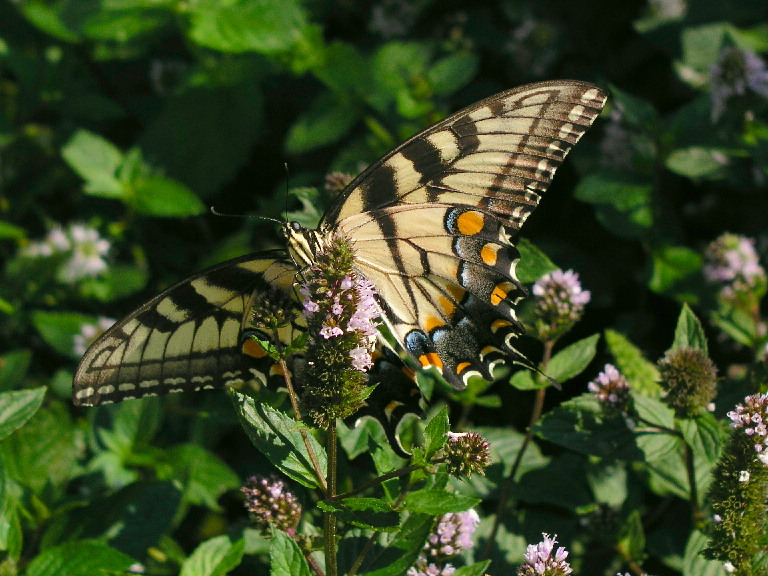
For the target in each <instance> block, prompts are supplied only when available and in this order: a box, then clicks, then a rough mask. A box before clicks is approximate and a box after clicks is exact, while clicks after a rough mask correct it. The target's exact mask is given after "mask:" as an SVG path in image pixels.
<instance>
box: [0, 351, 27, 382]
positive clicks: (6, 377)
mask: <svg viewBox="0 0 768 576" xmlns="http://www.w3.org/2000/svg"><path fill="white" fill-rule="evenodd" d="M31 362H32V352H31V351H29V350H12V351H10V352H6V353H5V354H1V355H0V390H14V389H17V388H19V387H20V386H21V383H22V381H23V380H24V378H25V376H26V375H27V372H28V371H29V365H30V363H31Z"/></svg>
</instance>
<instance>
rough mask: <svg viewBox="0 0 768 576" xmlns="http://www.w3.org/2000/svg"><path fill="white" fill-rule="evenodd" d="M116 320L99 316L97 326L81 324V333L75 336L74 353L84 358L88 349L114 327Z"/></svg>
mask: <svg viewBox="0 0 768 576" xmlns="http://www.w3.org/2000/svg"><path fill="white" fill-rule="evenodd" d="M115 322H116V320H115V319H114V318H107V317H106V316H99V318H98V320H97V321H96V324H88V323H86V324H81V325H80V333H79V334H75V336H74V338H73V340H74V344H73V346H72V351H73V352H74V353H75V354H76V355H77V356H82V355H83V354H85V351H86V350H88V347H89V346H90V345H91V344H93V343H94V341H95V340H96V338H98V337H99V336H101V335H102V334H103V333H104V331H105V330H106V329H107V328H109V327H110V326H112V324H114V323H115Z"/></svg>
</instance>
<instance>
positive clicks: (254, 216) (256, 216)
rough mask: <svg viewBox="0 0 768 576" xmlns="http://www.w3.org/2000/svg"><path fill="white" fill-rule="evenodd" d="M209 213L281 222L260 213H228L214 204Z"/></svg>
mask: <svg viewBox="0 0 768 576" xmlns="http://www.w3.org/2000/svg"><path fill="white" fill-rule="evenodd" d="M210 210H211V214H213V215H214V216H222V217H226V218H258V219H259V220H268V221H269V222H276V223H278V224H280V225H282V224H283V223H282V222H281V221H280V220H277V219H276V218H270V217H269V216H261V215H260V214H228V213H226V212H219V211H218V210H216V208H215V207H214V206H211V208H210Z"/></svg>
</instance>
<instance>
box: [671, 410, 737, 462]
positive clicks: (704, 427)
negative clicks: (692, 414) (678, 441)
mask: <svg viewBox="0 0 768 576" xmlns="http://www.w3.org/2000/svg"><path fill="white" fill-rule="evenodd" d="M677 426H678V428H679V429H680V432H681V433H682V434H683V438H685V441H686V443H687V444H688V446H690V447H691V450H693V453H694V454H695V455H696V456H698V457H700V458H702V459H703V460H704V461H706V462H708V463H709V464H714V463H715V462H717V460H718V459H719V458H720V453H721V451H722V447H723V440H724V436H725V430H724V429H723V427H722V426H721V424H720V422H718V420H717V418H715V417H714V416H713V415H712V414H710V413H709V412H705V413H704V414H702V415H701V416H699V417H698V418H690V419H688V418H686V419H680V420H678V422H677Z"/></svg>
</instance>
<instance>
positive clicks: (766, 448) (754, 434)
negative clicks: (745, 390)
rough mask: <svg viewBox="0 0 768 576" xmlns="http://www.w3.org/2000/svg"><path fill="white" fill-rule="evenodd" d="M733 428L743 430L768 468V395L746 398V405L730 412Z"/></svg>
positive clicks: (755, 395)
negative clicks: (767, 424) (767, 423)
mask: <svg viewBox="0 0 768 576" xmlns="http://www.w3.org/2000/svg"><path fill="white" fill-rule="evenodd" d="M728 418H730V419H731V428H734V429H737V430H743V431H744V434H746V435H747V436H748V437H749V438H751V439H752V440H753V442H754V445H755V452H757V457H758V459H759V460H760V461H761V462H762V463H763V464H765V465H766V466H768V427H767V426H766V422H768V394H754V395H752V396H747V397H746V398H744V404H739V405H738V406H736V410H732V411H731V412H728Z"/></svg>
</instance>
